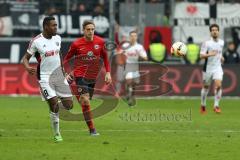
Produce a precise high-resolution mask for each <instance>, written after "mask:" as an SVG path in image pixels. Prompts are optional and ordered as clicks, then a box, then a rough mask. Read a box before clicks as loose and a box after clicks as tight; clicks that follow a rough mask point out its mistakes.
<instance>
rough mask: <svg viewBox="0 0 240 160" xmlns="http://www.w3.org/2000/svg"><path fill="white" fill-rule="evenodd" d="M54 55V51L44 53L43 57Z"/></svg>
mask: <svg viewBox="0 0 240 160" xmlns="http://www.w3.org/2000/svg"><path fill="white" fill-rule="evenodd" d="M54 55H55V51H54V50H51V51H46V53H45V57H49V56H54Z"/></svg>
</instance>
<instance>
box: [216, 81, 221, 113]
mask: <svg viewBox="0 0 240 160" xmlns="http://www.w3.org/2000/svg"><path fill="white" fill-rule="evenodd" d="M221 97H222V81H221V80H214V112H216V113H221V109H220V107H219V102H220V99H221Z"/></svg>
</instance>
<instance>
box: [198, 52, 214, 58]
mask: <svg viewBox="0 0 240 160" xmlns="http://www.w3.org/2000/svg"><path fill="white" fill-rule="evenodd" d="M216 54H217V51H209V52H208V53H207V54H206V53H200V58H201V59H205V58H208V57H211V56H215V55H216Z"/></svg>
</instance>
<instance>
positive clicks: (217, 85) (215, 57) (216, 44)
mask: <svg viewBox="0 0 240 160" xmlns="http://www.w3.org/2000/svg"><path fill="white" fill-rule="evenodd" d="M209 29H210V34H211V39H210V40H207V41H206V42H204V43H203V44H202V47H201V51H200V58H201V59H205V63H204V67H203V88H202V91H201V113H206V98H207V94H208V91H209V86H210V84H211V82H212V80H214V96H215V98H214V112H216V113H221V110H220V107H219V101H220V99H221V96H222V79H223V69H222V63H223V61H224V58H223V56H222V50H223V46H224V41H223V40H221V39H220V38H219V26H218V25H217V24H212V25H211V26H210V27H209Z"/></svg>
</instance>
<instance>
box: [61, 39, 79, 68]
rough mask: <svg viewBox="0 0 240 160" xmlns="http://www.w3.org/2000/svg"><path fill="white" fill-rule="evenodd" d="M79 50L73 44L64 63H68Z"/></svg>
mask: <svg viewBox="0 0 240 160" xmlns="http://www.w3.org/2000/svg"><path fill="white" fill-rule="evenodd" d="M76 51H77V48H76V45H75V44H74V43H72V44H71V46H70V48H69V50H68V52H67V54H66V56H65V57H64V61H63V62H64V63H67V62H68V61H69V60H70V59H71V58H72V57H73V56H74V55H75V53H76Z"/></svg>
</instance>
